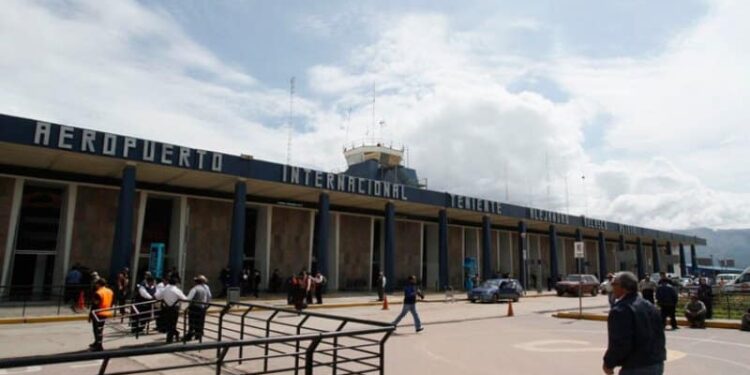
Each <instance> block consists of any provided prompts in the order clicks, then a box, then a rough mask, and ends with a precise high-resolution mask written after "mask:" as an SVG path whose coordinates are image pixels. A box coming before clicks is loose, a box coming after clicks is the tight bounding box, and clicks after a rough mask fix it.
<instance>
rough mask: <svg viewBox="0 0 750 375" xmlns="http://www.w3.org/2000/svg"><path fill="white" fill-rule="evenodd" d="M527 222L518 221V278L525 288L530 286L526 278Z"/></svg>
mask: <svg viewBox="0 0 750 375" xmlns="http://www.w3.org/2000/svg"><path fill="white" fill-rule="evenodd" d="M526 241H527V239H526V222H524V221H519V222H518V279H519V281H521V285H523V288H524V289H527V288H528V282H527V280H526V274H527V273H528V270H527V269H526V258H527V257H528V251H527V249H528V248H527V246H526Z"/></svg>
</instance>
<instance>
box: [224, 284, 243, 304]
mask: <svg viewBox="0 0 750 375" xmlns="http://www.w3.org/2000/svg"><path fill="white" fill-rule="evenodd" d="M239 301H240V288H238V287H230V288H227V302H230V303H231V302H239Z"/></svg>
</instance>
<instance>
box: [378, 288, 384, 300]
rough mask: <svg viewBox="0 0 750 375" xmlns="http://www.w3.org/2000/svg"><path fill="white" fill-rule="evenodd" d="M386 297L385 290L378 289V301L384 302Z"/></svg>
mask: <svg viewBox="0 0 750 375" xmlns="http://www.w3.org/2000/svg"><path fill="white" fill-rule="evenodd" d="M384 295H385V289H383V288H378V301H382V300H383V296H384Z"/></svg>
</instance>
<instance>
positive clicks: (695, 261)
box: [690, 243, 698, 276]
mask: <svg viewBox="0 0 750 375" xmlns="http://www.w3.org/2000/svg"><path fill="white" fill-rule="evenodd" d="M690 265H691V267H690V272H691V273H692V274H693V275H696V276H697V275H698V256H697V255H695V244H694V243H691V244H690Z"/></svg>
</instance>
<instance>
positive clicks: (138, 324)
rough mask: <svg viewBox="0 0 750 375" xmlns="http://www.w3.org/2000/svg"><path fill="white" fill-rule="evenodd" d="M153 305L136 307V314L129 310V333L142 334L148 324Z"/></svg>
mask: <svg viewBox="0 0 750 375" xmlns="http://www.w3.org/2000/svg"><path fill="white" fill-rule="evenodd" d="M140 302H143V301H136V303H140ZM152 307H153V305H147V304H143V305H138V310H139V311H138V313H137V314H136V313H135V310H134V309H133V310H131V314H132V315H130V332H131V333H140V332H143V330H144V329H145V328H146V325H147V324H148V322H149V320H150V319H151V309H152Z"/></svg>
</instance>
